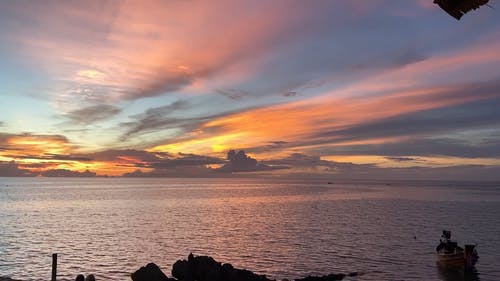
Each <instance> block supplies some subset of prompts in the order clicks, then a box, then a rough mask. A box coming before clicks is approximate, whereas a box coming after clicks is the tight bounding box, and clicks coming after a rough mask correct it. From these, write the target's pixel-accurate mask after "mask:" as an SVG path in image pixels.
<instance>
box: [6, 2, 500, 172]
mask: <svg viewBox="0 0 500 281" xmlns="http://www.w3.org/2000/svg"><path fill="white" fill-rule="evenodd" d="M432 2H433V1H432V0H414V1H400V0H390V1H383V0H380V1H379V0H370V1H364V0H363V1H321V0H318V1H293V0H288V1H196V0H194V1H190V0H186V1H180V0H173V1H118V0H116V1H46V0H41V1H24V0H20V1H18V0H7V1H2V4H1V9H0V42H1V44H0V85H1V86H0V113H1V114H0V176H20V175H21V176H23V175H24V176H26V175H31V176H33V175H51V174H52V175H62V176H71V175H80V174H78V173H74V172H79V173H81V172H84V171H86V170H89V171H91V172H94V173H97V174H98V175H113V176H118V175H122V174H124V173H129V175H155V176H214V175H221V174H223V173H225V174H231V173H233V174H234V173H238V172H242V173H243V172H246V174H252V175H255V174H256V173H257V174H258V173H265V174H268V175H277V176H283V175H296V176H304V177H305V176H311V175H312V176H315V175H327V176H330V175H331V176H346V177H347V176H348V175H350V176H352V177H402V178H407V177H410V178H420V177H424V178H425V177H429V178H439V177H440V176H441V175H444V176H445V177H449V178H456V177H458V178H460V177H464V178H467V179H500V1H495V0H492V1H490V5H491V6H493V7H495V8H496V9H491V8H488V7H486V6H483V7H481V8H480V9H478V10H475V11H472V12H470V13H468V14H466V15H465V16H464V17H463V18H462V19H461V20H460V21H457V20H455V19H454V18H452V17H451V16H449V15H448V14H446V13H445V12H444V11H443V10H441V9H440V8H439V7H438V6H437V5H435V4H433V3H432ZM230 149H234V150H236V152H238V151H239V150H244V151H245V153H246V155H243V154H238V155H236V156H234V157H233V158H232V160H231V161H228V160H227V159H226V155H227V153H228V151H229V150H230ZM251 158H253V159H256V160H257V162H255V161H254V160H252V159H251ZM139 170H140V171H141V172H138V171H139ZM72 171H73V172H72ZM250 172H251V173H250ZM130 173H132V174H130Z"/></svg>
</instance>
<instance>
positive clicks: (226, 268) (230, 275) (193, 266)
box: [172, 254, 271, 281]
mask: <svg viewBox="0 0 500 281" xmlns="http://www.w3.org/2000/svg"><path fill="white" fill-rule="evenodd" d="M172 276H173V277H175V278H177V279H178V280H180V281H270V280H271V279H268V278H267V277H266V276H265V275H258V274H255V273H253V272H251V271H249V270H245V269H237V268H234V267H233V266H232V265H231V264H228V263H226V264H221V263H220V262H217V261H216V260H214V259H213V258H212V257H209V256H196V257H195V256H193V255H192V254H190V255H189V256H188V259H187V260H178V261H176V262H175V263H174V265H173V266H172Z"/></svg>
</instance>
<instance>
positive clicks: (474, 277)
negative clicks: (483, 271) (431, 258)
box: [437, 265, 481, 281]
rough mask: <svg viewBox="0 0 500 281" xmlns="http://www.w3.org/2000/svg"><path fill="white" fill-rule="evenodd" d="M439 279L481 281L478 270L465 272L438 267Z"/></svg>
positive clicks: (445, 280) (458, 269)
mask: <svg viewBox="0 0 500 281" xmlns="http://www.w3.org/2000/svg"><path fill="white" fill-rule="evenodd" d="M437 269H438V275H439V279H440V280H443V281H480V280H481V279H480V278H479V272H477V269H476V268H472V269H470V270H464V269H460V268H449V267H443V266H439V265H437Z"/></svg>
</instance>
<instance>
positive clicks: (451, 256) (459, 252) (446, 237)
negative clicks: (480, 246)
mask: <svg viewBox="0 0 500 281" xmlns="http://www.w3.org/2000/svg"><path fill="white" fill-rule="evenodd" d="M436 257H437V262H438V264H439V265H440V266H444V267H458V268H466V269H468V268H472V267H474V265H475V264H476V262H477V261H478V259H479V256H478V254H477V251H476V245H472V244H466V245H465V250H464V248H462V247H460V246H458V243H457V242H455V241H452V240H451V231H448V230H443V235H441V239H440V241H439V245H438V246H437V247H436Z"/></svg>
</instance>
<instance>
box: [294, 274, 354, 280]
mask: <svg viewBox="0 0 500 281" xmlns="http://www.w3.org/2000/svg"><path fill="white" fill-rule="evenodd" d="M345 276H346V275H345V274H343V273H339V274H328V275H324V276H307V277H305V278H299V279H295V281H338V280H342V279H344V277H345Z"/></svg>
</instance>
